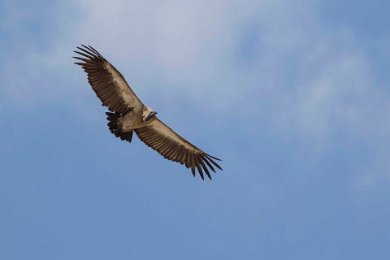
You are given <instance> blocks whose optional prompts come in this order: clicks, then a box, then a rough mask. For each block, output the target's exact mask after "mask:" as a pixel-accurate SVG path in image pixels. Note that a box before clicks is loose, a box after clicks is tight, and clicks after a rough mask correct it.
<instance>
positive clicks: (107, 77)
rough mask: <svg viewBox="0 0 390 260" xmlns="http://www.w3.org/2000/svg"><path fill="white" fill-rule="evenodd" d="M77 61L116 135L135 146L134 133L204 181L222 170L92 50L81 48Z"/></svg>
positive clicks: (214, 158)
mask: <svg viewBox="0 0 390 260" xmlns="http://www.w3.org/2000/svg"><path fill="white" fill-rule="evenodd" d="M77 49H78V50H75V51H74V52H75V53H77V54H78V55H79V56H77V57H73V58H75V59H76V60H77V61H76V62H75V64H77V65H80V66H81V67H82V68H83V69H84V71H85V72H86V73H87V75H88V82H89V84H90V85H91V86H92V89H93V91H94V92H95V93H96V95H97V97H98V98H99V99H100V101H101V102H102V105H103V106H106V107H107V108H108V110H109V112H106V114H107V120H108V123H107V125H108V127H109V129H110V131H111V133H112V134H114V135H115V136H116V137H119V138H120V139H122V140H126V141H128V142H130V143H131V140H132V137H133V132H135V133H136V134H137V136H138V137H139V139H140V140H141V141H142V142H144V143H145V144H146V145H147V146H149V147H151V148H152V149H153V150H155V151H157V152H158V153H160V154H161V155H162V156H163V157H164V158H166V159H168V160H171V161H174V162H178V163H180V164H184V165H185V166H186V167H187V168H190V169H191V171H192V174H193V175H194V177H195V172H196V170H197V171H198V173H199V175H200V177H201V178H202V179H203V180H204V173H205V174H206V175H207V177H209V179H211V175H210V171H209V170H211V171H213V172H215V168H214V167H216V168H218V169H220V170H222V168H221V166H219V165H218V163H217V162H216V161H221V159H218V158H216V157H214V156H211V155H209V154H207V153H205V152H203V151H202V150H201V149H199V148H198V147H196V146H195V145H193V144H191V143H190V142H188V141H187V140H185V139H184V138H183V137H181V136H180V135H178V134H177V133H175V132H174V131H173V130H172V129H171V128H169V127H168V126H167V125H165V124H164V123H163V122H162V121H160V120H159V119H158V118H157V116H156V114H157V112H156V111H153V110H152V109H151V108H150V107H148V106H146V105H144V104H143V103H142V102H141V100H139V98H138V97H137V95H136V94H135V93H134V92H133V90H132V89H131V88H130V86H129V84H127V82H126V80H125V78H124V77H123V76H122V74H121V73H120V72H119V71H118V70H117V69H116V68H115V67H114V66H113V65H111V63H110V62H108V61H107V60H106V59H105V58H104V57H103V56H102V55H101V54H100V53H99V52H98V51H96V50H95V49H94V48H92V47H91V46H86V45H81V47H77Z"/></svg>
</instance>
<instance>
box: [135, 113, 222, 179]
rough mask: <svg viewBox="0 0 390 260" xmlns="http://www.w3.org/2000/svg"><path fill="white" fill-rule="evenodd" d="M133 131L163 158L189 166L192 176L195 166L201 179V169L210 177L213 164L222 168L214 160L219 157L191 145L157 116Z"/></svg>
mask: <svg viewBox="0 0 390 260" xmlns="http://www.w3.org/2000/svg"><path fill="white" fill-rule="evenodd" d="M135 132H136V133H137V135H138V137H139V138H140V139H141V140H142V141H143V142H144V143H145V144H146V145H147V146H149V147H151V148H152V149H154V150H156V151H157V152H159V153H160V154H161V155H162V156H164V158H166V159H169V160H171V161H175V162H179V163H181V164H184V165H185V166H186V167H187V168H191V171H192V174H193V175H194V176H195V168H196V169H197V170H198V172H199V174H200V176H201V177H202V179H204V176H203V171H204V172H205V173H206V174H207V176H208V177H209V178H210V179H211V175H210V172H209V169H211V170H212V171H213V172H215V169H214V167H213V166H215V167H217V168H219V169H220V170H222V168H221V166H219V165H218V163H217V162H216V160H218V161H220V159H218V158H215V157H213V156H211V155H209V154H207V153H205V152H203V151H202V150H200V149H199V148H197V147H196V146H194V145H192V144H191V143H189V142H188V141H187V140H185V139H184V138H182V137H181V136H179V135H178V134H176V133H175V132H174V131H173V130H172V129H170V128H169V127H168V126H167V125H165V124H164V123H163V122H161V121H160V120H159V119H158V118H157V117H156V118H155V119H153V120H152V121H151V122H150V124H148V125H147V126H144V127H142V128H138V129H135Z"/></svg>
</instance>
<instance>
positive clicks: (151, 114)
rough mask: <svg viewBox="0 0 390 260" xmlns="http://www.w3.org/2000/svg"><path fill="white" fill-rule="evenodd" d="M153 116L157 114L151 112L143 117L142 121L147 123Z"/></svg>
mask: <svg viewBox="0 0 390 260" xmlns="http://www.w3.org/2000/svg"><path fill="white" fill-rule="evenodd" d="M154 115H157V112H155V111H153V112H152V113H149V114H148V115H147V116H146V117H145V119H144V121H148V120H149V118H151V117H152V116H154Z"/></svg>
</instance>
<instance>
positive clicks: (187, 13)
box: [1, 0, 387, 139]
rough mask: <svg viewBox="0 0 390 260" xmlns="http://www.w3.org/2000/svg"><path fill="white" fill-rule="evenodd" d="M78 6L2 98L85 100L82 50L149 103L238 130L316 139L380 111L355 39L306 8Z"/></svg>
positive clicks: (6, 72)
mask: <svg viewBox="0 0 390 260" xmlns="http://www.w3.org/2000/svg"><path fill="white" fill-rule="evenodd" d="M79 4H80V10H82V11H81V13H80V17H78V19H79V22H78V23H77V25H76V26H75V27H74V28H73V29H72V30H64V31H66V32H67V33H66V36H62V37H61V39H60V40H55V39H51V40H50V43H51V46H50V48H49V49H48V50H39V49H37V48H35V49H34V48H31V52H30V53H28V54H27V55H24V56H16V57H17V59H14V60H11V61H10V62H9V63H7V64H6V65H5V66H3V67H2V69H1V75H2V78H3V79H5V82H7V85H6V86H5V87H3V88H2V92H3V94H5V96H6V97H7V98H9V99H11V100H14V101H15V102H17V103H27V104H34V103H37V102H42V100H57V99H61V98H64V96H65V98H66V97H71V98H72V99H73V100H80V99H83V98H85V95H88V93H89V92H88V91H87V90H86V89H85V88H81V87H80V84H81V83H85V78H76V77H79V76H80V74H77V75H76V74H75V71H76V69H77V68H76V67H75V66H73V64H72V63H71V59H70V56H71V55H72V54H71V51H72V50H73V48H74V47H75V46H76V45H77V44H78V43H86V44H91V45H93V46H95V47H96V48H98V50H100V51H101V52H102V53H103V54H104V55H105V56H106V57H107V58H109V59H110V60H111V61H112V62H113V63H114V65H115V66H117V67H118V68H119V69H120V70H121V71H122V72H123V74H125V75H126V77H127V79H128V81H129V82H130V83H131V84H132V85H134V86H133V87H134V88H135V89H136V91H137V93H139V94H140V96H141V97H144V98H145V101H146V102H147V103H151V104H153V103H154V104H156V105H153V106H154V107H156V106H157V107H158V106H161V107H162V106H164V107H171V108H172V111H174V110H176V108H175V107H174V106H171V104H172V101H173V100H175V102H177V103H178V105H184V104H186V103H188V102H191V101H193V106H195V107H198V108H197V109H199V110H205V111H208V112H210V113H211V116H214V115H215V114H220V115H224V114H229V115H231V114H233V115H234V116H236V117H237V119H236V120H238V121H241V122H246V121H249V122H253V123H255V124H256V122H258V123H259V127H260V123H266V124H273V125H274V126H276V127H277V128H279V129H280V131H284V130H286V131H295V132H297V133H299V132H301V133H303V134H309V135H310V136H313V137H314V138H320V139H322V138H324V137H327V136H328V135H329V134H331V133H332V131H333V130H334V129H337V128H343V127H346V126H347V125H348V124H352V125H353V126H354V127H361V122H362V121H365V120H367V119H366V118H362V116H363V115H364V117H373V116H374V115H373V114H372V113H376V112H377V111H378V110H381V109H382V108H383V109H384V108H387V105H384V104H380V103H378V102H376V99H377V98H378V96H379V94H378V93H377V92H378V90H377V88H375V78H373V76H372V74H371V72H370V69H371V68H370V66H369V63H368V62H367V60H366V57H365V56H364V54H363V53H361V51H360V50H359V49H358V48H357V46H356V42H355V39H354V37H353V35H352V34H351V33H350V31H349V30H348V29H345V28H344V29H339V28H329V27H326V26H325V25H324V21H323V20H320V19H319V18H318V17H319V16H318V13H317V7H316V6H315V5H313V4H312V2H311V1H301V2H300V4H299V5H297V4H296V3H292V2H290V1H283V0H281V1H243V2H229V1H213V2H210V1H167V2H159V3H157V4H156V3H155V2H149V1H131V2H129V1H125V0H115V1H111V2H110V4H107V2H106V1H92V0H83V1H81V2H79ZM69 31H72V33H70V32H69ZM14 51H15V52H17V51H19V49H15V50H14ZM20 64H23V66H20ZM57 83H58V84H59V85H60V87H58V86H57ZM162 88H163V89H164V90H162ZM152 93H153V94H152ZM156 94H157V95H156ZM156 96H157V97H156ZM178 97H180V98H178ZM79 102H81V101H79ZM180 102H183V104H180ZM168 104H169V105H170V106H167V105H168ZM208 104H212V106H213V108H214V109H211V110H210V108H209V107H208ZM371 105H374V106H384V107H378V108H377V109H372V108H368V106H371ZM168 109H169V108H168ZM248 111H257V113H258V114H257V116H253V113H248ZM229 118H230V117H229ZM253 131H254V132H256V128H254V129H253Z"/></svg>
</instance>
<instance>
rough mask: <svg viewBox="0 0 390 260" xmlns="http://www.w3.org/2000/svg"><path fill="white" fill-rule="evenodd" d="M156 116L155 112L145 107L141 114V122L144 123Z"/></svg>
mask: <svg viewBox="0 0 390 260" xmlns="http://www.w3.org/2000/svg"><path fill="white" fill-rule="evenodd" d="M155 115H157V112H156V111H153V110H152V109H151V108H150V107H147V106H145V107H144V111H143V112H142V120H143V121H144V122H146V121H148V120H150V119H151V118H152V117H154V116H155Z"/></svg>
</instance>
